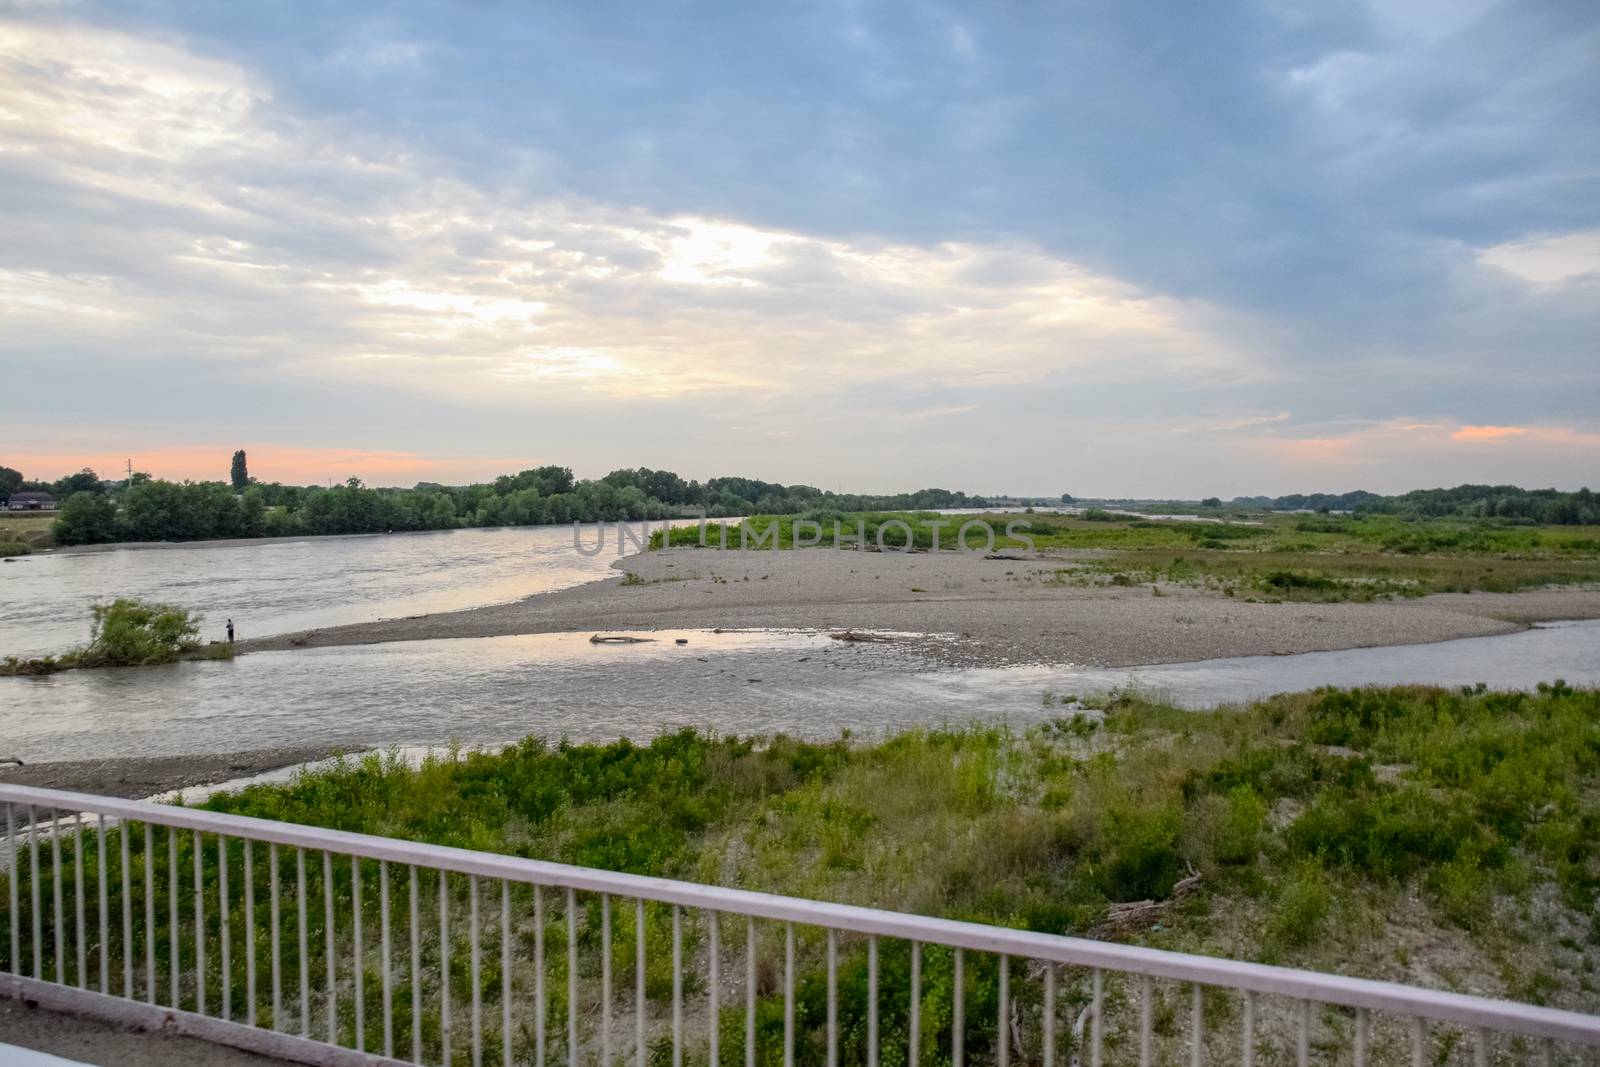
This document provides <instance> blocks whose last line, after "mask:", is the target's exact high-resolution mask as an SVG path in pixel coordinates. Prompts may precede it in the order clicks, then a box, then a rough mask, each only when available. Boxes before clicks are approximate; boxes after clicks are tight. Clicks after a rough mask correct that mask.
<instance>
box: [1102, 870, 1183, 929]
mask: <svg viewBox="0 0 1600 1067" xmlns="http://www.w3.org/2000/svg"><path fill="white" fill-rule="evenodd" d="M1199 887H1200V872H1199V871H1197V870H1195V869H1194V868H1193V867H1190V868H1189V875H1188V877H1186V878H1181V879H1179V880H1178V882H1177V884H1175V885H1174V886H1173V887H1172V892H1171V893H1169V894H1167V898H1166V899H1165V900H1133V901H1128V902H1127V903H1123V904H1113V905H1111V907H1110V908H1109V909H1107V911H1106V917H1105V919H1104V920H1102V921H1101V923H1100V925H1099V926H1097V927H1095V931H1094V935H1095V936H1096V937H1105V936H1108V935H1112V934H1120V933H1126V932H1128V931H1129V930H1134V929H1137V928H1138V927H1141V926H1144V925H1146V924H1147V923H1151V922H1154V921H1155V920H1157V919H1159V918H1160V917H1161V915H1162V914H1163V913H1164V912H1165V911H1166V909H1167V907H1168V905H1170V904H1172V903H1174V902H1175V901H1178V900H1181V899H1183V898H1184V897H1186V896H1188V895H1189V894H1190V893H1193V892H1194V891H1195V890H1196V889H1198V888H1199Z"/></svg>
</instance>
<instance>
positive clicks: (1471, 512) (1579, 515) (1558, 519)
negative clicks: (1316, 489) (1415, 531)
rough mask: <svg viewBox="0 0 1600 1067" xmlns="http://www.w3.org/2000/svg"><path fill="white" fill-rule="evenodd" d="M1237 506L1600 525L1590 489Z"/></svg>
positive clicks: (1253, 500) (1484, 489)
mask: <svg viewBox="0 0 1600 1067" xmlns="http://www.w3.org/2000/svg"><path fill="white" fill-rule="evenodd" d="M1233 503H1234V505H1235V506H1243V507H1266V508H1273V509H1275V510H1279V511H1294V510H1299V509H1302V508H1303V509H1307V510H1310V511H1353V512H1355V513H1356V514H1358V515H1400V516H1412V517H1415V518H1449V517H1456V518H1465V519H1507V520H1511V521H1514V522H1525V523H1530V524H1538V525H1542V526H1593V525H1597V524H1600V497H1597V496H1596V495H1595V494H1594V493H1593V492H1591V491H1590V490H1589V489H1587V488H1584V489H1579V490H1578V491H1577V492H1573V493H1564V492H1561V491H1560V490H1558V489H1522V488H1519V487H1518V486H1515V485H1458V486H1456V487H1455V488H1454V489H1413V490H1412V491H1411V492H1409V493H1401V494H1400V495H1398V496H1381V495H1379V494H1377V493H1369V492H1366V491H1365V490H1360V489H1358V490H1356V491H1355V492H1352V493H1295V494H1291V495H1289V496H1279V497H1263V496H1254V497H1235V498H1234V499H1233Z"/></svg>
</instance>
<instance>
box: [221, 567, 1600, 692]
mask: <svg viewBox="0 0 1600 1067" xmlns="http://www.w3.org/2000/svg"><path fill="white" fill-rule="evenodd" d="M1092 554H1097V553H1083V554H1080V555H1079V556H1077V557H1072V556H1068V555H1060V556H1052V557H1051V558H1049V559H1034V560H1015V559H983V558H980V557H975V556H966V555H956V554H953V553H952V554H938V555H933V554H925V553H923V554H909V555H908V554H902V553H858V552H848V551H846V552H836V551H830V550H814V551H800V552H737V551H729V552H718V551H713V550H687V551H679V552H664V553H647V554H643V555H638V556H631V557H628V558H627V559H624V560H620V561H618V564H617V568H618V570H620V571H622V572H624V573H625V574H629V575H633V576H634V577H633V578H630V579H627V581H626V582H625V580H624V578H623V577H622V576H618V577H616V578H610V579H607V580H605V581H601V582H591V583H588V584H585V585H580V586H575V587H572V588H570V589H562V590H558V591H556V592H551V593H541V594H538V595H536V596H531V597H528V598H526V599H523V600H520V601H516V602H513V603H509V604H498V605H493V606H489V607H482V608H473V609H469V610H466V611H455V612H447V613H441V614H434V615H422V616H416V617H412V618H405V619H393V620H388V621H382V622H372V623H359V624H355V625H351V626H339V627H330V628H327V629H322V630H312V631H307V632H304V633H298V634H286V635H282V636H279V637H270V638H263V639H260V640H256V641H249V642H243V643H242V644H241V649H240V650H241V651H244V652H251V651H261V650H267V649H290V648H300V647H324V646H328V645H350V644H373V643H377V642H384V641H412V640H426V639H429V638H441V637H496V636H505V635H509V634H523V633H547V632H555V631H581V630H607V631H616V630H649V629H667V628H708V627H718V626H720V627H728V628H737V627H786V628H799V629H818V630H823V629H826V630H839V629H847V628H857V629H884V630H899V631H910V632H917V633H938V634H954V635H957V636H958V637H959V638H960V640H958V641H954V642H940V643H938V644H937V646H936V648H935V647H932V646H930V650H931V651H936V652H937V654H938V655H939V656H940V657H941V658H943V659H945V660H947V661H949V662H951V663H952V664H954V665H959V666H1003V665H1008V664H1018V663H1040V664H1058V663H1072V664H1082V665H1088V666H1102V667H1126V666H1139V665H1145V664H1154V663H1174V662H1181V661H1188V660H1201V659H1214V658H1219V657H1228V656H1249V655H1268V654H1279V655H1282V654H1290V653H1296V652H1314V651H1324V650H1331V649H1341V648H1359V647H1365V646H1371V645H1393V644H1416V643H1422V642H1428V641H1445V640H1451V639H1454V638H1459V637H1480V636H1487V635H1490V634H1498V633H1508V632H1511V631H1514V630H1518V629H1522V628H1524V627H1526V626H1527V625H1529V624H1530V623H1532V622H1536V621H1541V620H1547V619H1579V618H1600V590H1597V589H1552V590H1539V591H1531V592H1523V593H1471V594H1465V593H1463V594H1445V595H1438V596H1431V597H1424V598H1419V599H1416V600H1399V601H1380V602H1374V603H1367V604H1357V603H1336V604H1308V603H1279V604H1271V603H1264V602H1263V603H1247V602H1245V601H1243V600H1239V599H1235V598H1229V597H1225V596H1222V595H1220V594H1218V593H1214V592H1207V591H1204V590H1200V589H1196V588H1191V587H1187V586H1183V585H1163V586H1161V587H1160V592H1161V594H1162V595H1159V596H1158V595H1155V594H1154V593H1152V591H1151V587H1150V586H1148V585H1143V586H1132V587H1125V586H1083V585H1073V584H1063V583H1061V582H1060V580H1059V577H1058V571H1059V570H1060V569H1061V568H1063V567H1070V566H1071V565H1072V562H1073V559H1074V558H1078V559H1081V558H1083V556H1086V555H1092Z"/></svg>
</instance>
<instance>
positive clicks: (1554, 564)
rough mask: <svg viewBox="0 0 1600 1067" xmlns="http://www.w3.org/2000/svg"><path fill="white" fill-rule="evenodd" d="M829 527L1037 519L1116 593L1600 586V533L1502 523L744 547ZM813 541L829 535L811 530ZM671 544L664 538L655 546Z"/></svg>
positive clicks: (1329, 521) (1056, 520)
mask: <svg viewBox="0 0 1600 1067" xmlns="http://www.w3.org/2000/svg"><path fill="white" fill-rule="evenodd" d="M806 520H810V521H814V522H816V523H817V524H818V525H819V526H820V528H821V529H820V541H821V545H822V546H824V547H827V546H832V545H833V544H834V540H835V523H837V524H838V534H839V537H840V543H841V544H843V545H844V546H845V547H847V548H848V547H850V546H851V545H853V543H854V541H853V540H852V539H853V538H855V537H856V536H857V534H858V533H861V532H864V535H865V538H866V541H867V543H868V544H874V545H875V544H876V543H877V541H878V538H879V533H880V531H882V537H883V541H884V543H885V545H886V546H896V547H903V546H904V545H905V543H906V534H905V530H904V529H903V528H902V527H900V526H897V525H890V524H891V523H896V522H898V523H903V524H905V526H908V527H910V529H911V538H910V540H911V543H912V545H913V546H914V547H916V548H920V549H929V548H931V547H932V545H933V538H934V534H935V530H934V528H933V526H932V525H930V524H931V523H934V522H943V523H945V524H946V525H945V526H944V527H943V528H942V529H941V530H939V531H938V534H939V544H940V548H941V549H950V548H952V547H953V546H954V545H955V544H956V538H957V536H958V534H959V528H960V526H961V524H962V523H964V522H968V521H984V522H988V523H989V524H990V525H991V526H992V527H993V528H994V530H995V534H996V537H995V542H994V546H993V547H994V550H995V551H997V552H1005V551H1017V550H1019V549H1023V548H1025V547H1026V546H1025V543H1024V542H1023V541H1022V540H1020V539H1018V538H1013V537H1007V536H1005V534H1004V530H1005V528H1006V526H1007V524H1008V523H1012V522H1025V523H1027V524H1028V529H1027V530H1026V531H1021V530H1019V532H1026V533H1027V534H1028V535H1029V536H1031V537H1032V538H1033V541H1034V545H1035V547H1036V548H1037V549H1038V550H1040V551H1044V552H1051V551H1081V550H1086V549H1095V550H1099V551H1100V552H1102V553H1104V555H1103V556H1101V557H1100V558H1096V559H1092V560H1089V561H1081V560H1080V561H1077V562H1075V563H1074V566H1073V567H1072V568H1071V569H1063V570H1062V571H1061V572H1059V574H1058V575H1056V576H1055V581H1056V583H1058V584H1080V585H1094V584H1101V583H1105V582H1110V583H1112V584H1117V585H1135V584H1140V583H1155V582H1168V583H1179V584H1184V585H1190V586H1195V587H1198V588H1204V589H1209V590H1211V591H1214V592H1217V593H1221V594H1224V595H1228V596H1240V597H1245V598H1250V599H1258V600H1269V599H1270V600H1311V601H1337V600H1358V601H1359V600H1374V599H1386V598H1393V597H1408V596H1424V595H1427V594H1430V593H1441V592H1474V591H1484V592H1515V591H1517V590H1521V589H1530V588H1538V587H1542V586H1547V585H1577V584H1587V583H1593V582H1600V537H1597V536H1596V535H1595V533H1594V530H1593V529H1592V528H1588V527H1576V526H1525V525H1516V524H1512V523H1508V522H1502V521H1496V520H1465V519H1435V520H1408V519H1402V518H1396V517H1392V516H1367V517H1360V518H1355V517H1348V516H1325V515H1302V516H1295V515H1264V516H1260V517H1258V518H1257V519H1254V520H1252V521H1251V523H1250V524H1245V523H1220V522H1171V521H1168V522H1160V521H1153V520H1149V519H1140V518H1136V517H1132V516H1119V515H1113V514H1109V513H1107V512H1103V511H1101V512H1097V513H1096V512H1091V513H1088V514H1086V515H1085V516H1083V517H1082V518H1075V517H1070V516H1059V515H1041V514H1015V515H983V516H938V515H937V514H935V513H933V512H905V513H887V512H871V513H861V514H852V515H844V514H838V513H832V512H829V513H814V514H811V515H801V516H787V515H785V516H756V517H754V518H752V519H750V520H748V524H749V527H750V532H749V533H747V534H745V542H746V543H747V544H748V545H749V546H750V547H751V548H755V547H756V546H757V545H758V543H759V545H760V547H762V548H769V547H770V546H771V540H772V538H773V536H774V535H773V533H772V530H773V528H774V527H776V531H777V532H776V539H777V540H778V542H779V544H781V545H782V547H783V548H784V549H785V550H788V549H790V548H791V546H792V545H793V544H794V541H795V525H796V522H797V521H806ZM727 529H728V532H727V543H728V546H729V547H730V548H738V547H740V530H739V526H738V525H737V524H735V525H731V526H729V527H728V528H727ZM721 536H722V535H721V526H720V524H710V525H709V526H708V528H707V535H706V540H707V543H708V545H709V546H711V547H716V546H718V545H719V544H720V543H721ZM807 536H808V537H810V536H818V531H816V530H814V529H810V528H807ZM699 538H700V532H699V530H698V528H696V527H686V528H682V529H677V530H674V531H672V533H671V543H672V545H673V546H675V547H693V546H697V545H698V544H699ZM651 543H652V547H656V548H659V547H660V546H661V544H662V535H661V533H660V532H657V533H656V534H654V535H653V536H652V542H651ZM986 543H987V542H986V539H985V537H984V535H983V534H982V532H981V531H980V530H978V529H977V528H974V529H973V530H972V531H971V532H969V534H968V546H969V547H970V548H974V549H976V548H982V547H984V546H985V544H986Z"/></svg>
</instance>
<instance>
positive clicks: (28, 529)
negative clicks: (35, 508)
mask: <svg viewBox="0 0 1600 1067" xmlns="http://www.w3.org/2000/svg"><path fill="white" fill-rule="evenodd" d="M55 520H56V513H55V512H53V511H45V512H28V511H0V556H25V555H27V554H28V553H29V552H37V551H39V550H40V549H45V548H50V547H52V546H54V545H55V543H56V542H55V536H54V535H53V534H52V533H51V531H50V527H51V525H52V524H53V523H54V522H55Z"/></svg>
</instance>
